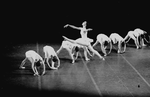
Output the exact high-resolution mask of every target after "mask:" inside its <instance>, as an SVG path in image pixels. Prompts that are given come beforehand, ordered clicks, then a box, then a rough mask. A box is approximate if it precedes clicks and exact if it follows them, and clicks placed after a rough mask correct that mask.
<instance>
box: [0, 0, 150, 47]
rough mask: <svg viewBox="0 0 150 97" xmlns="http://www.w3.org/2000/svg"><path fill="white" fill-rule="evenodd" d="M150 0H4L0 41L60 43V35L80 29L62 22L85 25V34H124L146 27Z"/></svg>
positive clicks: (71, 34) (75, 33)
mask: <svg viewBox="0 0 150 97" xmlns="http://www.w3.org/2000/svg"><path fill="white" fill-rule="evenodd" d="M148 4H149V2H146V1H143V0H141V1H136V2H135V1H132V2H131V0H130V1H127V0H125V1H123V0H103V1H102V0H100V1H97V2H96V1H94V0H92V1H91V0H87V1H82V2H81V1H75V0H73V1H72V0H70V1H64V0H61V1H55V2H54V1H52V0H51V1H49V2H37V1H35V2H25V1H24V2H22V1H21V2H5V3H4V4H3V8H2V11H3V13H2V16H3V18H1V19H2V20H3V22H2V25H3V26H2V27H3V29H4V30H2V32H1V33H3V35H2V38H3V39H2V42H3V44H4V45H5V46H9V45H14V44H24V43H35V42H39V43H40V42H41V43H43V42H44V43H61V41H62V40H63V39H62V35H65V36H67V37H69V38H72V39H76V38H79V37H80V33H79V32H80V31H78V30H75V29H72V28H69V27H68V28H63V26H64V25H65V24H72V25H75V26H78V27H80V26H82V25H81V24H82V22H83V21H87V27H88V28H92V29H93V31H90V32H89V33H88V37H90V38H93V39H94V40H95V39H96V36H97V35H98V34H99V33H104V34H106V35H108V36H109V35H110V34H111V33H113V32H116V33H119V34H120V35H121V36H122V37H124V36H125V35H126V34H127V32H128V31H130V30H134V29H135V28H141V29H143V30H145V31H147V32H149V31H150V29H149V17H150V15H149V6H148Z"/></svg>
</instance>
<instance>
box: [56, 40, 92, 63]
mask: <svg viewBox="0 0 150 97" xmlns="http://www.w3.org/2000/svg"><path fill="white" fill-rule="evenodd" d="M81 48H83V49H84V56H85V60H86V61H88V60H90V59H89V58H88V57H87V53H86V52H88V54H89V55H90V56H92V55H91V54H90V52H89V50H88V49H87V47H86V46H81V45H79V44H75V43H72V42H69V41H66V40H64V41H63V42H62V44H61V46H60V48H59V49H58V50H57V55H58V54H59V53H60V51H61V50H62V49H66V50H67V51H68V53H69V55H70V57H71V59H72V63H74V62H75V60H76V59H77V58H78V54H79V49H81ZM74 55H75V56H76V57H75V58H74V57H73V56H74Z"/></svg>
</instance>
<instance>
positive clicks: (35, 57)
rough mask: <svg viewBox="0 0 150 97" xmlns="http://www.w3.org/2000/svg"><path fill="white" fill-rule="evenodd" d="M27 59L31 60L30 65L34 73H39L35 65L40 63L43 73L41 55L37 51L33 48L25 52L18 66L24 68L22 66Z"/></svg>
mask: <svg viewBox="0 0 150 97" xmlns="http://www.w3.org/2000/svg"><path fill="white" fill-rule="evenodd" d="M27 60H29V61H30V62H31V67H32V70H33V72H34V75H39V73H38V71H37V67H38V66H40V65H42V66H43V69H44V70H43V73H42V74H45V64H44V61H43V59H42V57H41V56H40V55H39V54H38V53H36V52H35V51H33V50H29V51H27V52H26V53H25V59H24V60H23V61H22V63H21V65H20V68H22V69H25V67H23V66H24V64H25V63H26V61H27Z"/></svg>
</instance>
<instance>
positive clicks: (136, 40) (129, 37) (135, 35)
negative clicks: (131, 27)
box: [124, 31, 141, 49]
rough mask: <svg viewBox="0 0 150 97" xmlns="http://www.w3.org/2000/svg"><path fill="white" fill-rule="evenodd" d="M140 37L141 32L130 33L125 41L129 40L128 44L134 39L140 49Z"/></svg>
mask: <svg viewBox="0 0 150 97" xmlns="http://www.w3.org/2000/svg"><path fill="white" fill-rule="evenodd" d="M140 35H141V34H140V33H139V31H129V32H128V34H127V35H126V37H125V38H124V41H126V40H127V39H128V40H127V41H126V43H127V42H128V41H129V40H130V39H133V40H134V43H135V45H136V47H137V49H139V47H140V45H139V40H138V38H139V36H140Z"/></svg>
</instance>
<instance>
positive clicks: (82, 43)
mask: <svg viewBox="0 0 150 97" xmlns="http://www.w3.org/2000/svg"><path fill="white" fill-rule="evenodd" d="M62 37H63V38H64V39H65V40H66V41H69V42H72V43H75V44H79V45H81V46H86V47H87V48H88V49H89V50H90V51H91V52H92V53H93V55H94V54H96V55H97V56H98V57H99V58H100V59H102V60H105V59H104V58H103V57H102V56H101V55H100V54H99V53H98V52H97V51H96V50H94V49H93V47H92V46H91V44H90V42H89V41H88V40H85V39H83V38H78V39H76V40H73V39H69V38H67V37H65V36H62Z"/></svg>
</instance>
